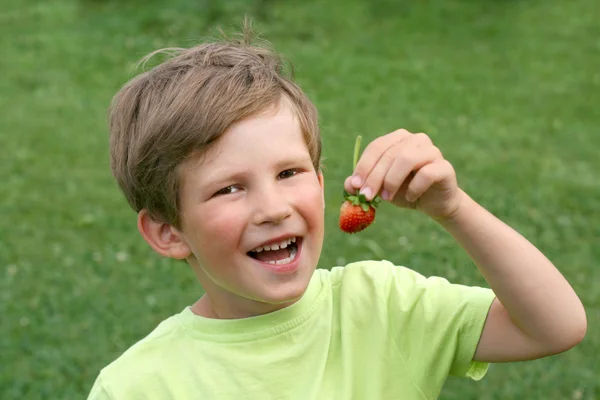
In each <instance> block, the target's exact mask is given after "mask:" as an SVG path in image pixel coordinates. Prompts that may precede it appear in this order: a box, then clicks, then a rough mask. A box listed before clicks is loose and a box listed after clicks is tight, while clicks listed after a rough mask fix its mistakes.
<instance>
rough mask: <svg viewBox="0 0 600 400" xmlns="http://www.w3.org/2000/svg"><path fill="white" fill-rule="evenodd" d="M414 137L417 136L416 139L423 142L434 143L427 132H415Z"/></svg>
mask: <svg viewBox="0 0 600 400" xmlns="http://www.w3.org/2000/svg"><path fill="white" fill-rule="evenodd" d="M414 137H415V140H418V141H419V142H421V143H427V144H432V143H433V142H432V141H431V138H430V137H429V135H428V134H426V133H423V132H419V133H415V135H414Z"/></svg>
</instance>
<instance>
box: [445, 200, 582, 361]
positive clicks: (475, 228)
mask: <svg viewBox="0 0 600 400" xmlns="http://www.w3.org/2000/svg"><path fill="white" fill-rule="evenodd" d="M460 196H461V202H460V206H459V208H458V209H457V211H456V212H455V213H454V215H452V217H450V218H445V219H442V220H438V222H439V223H440V224H441V225H442V226H443V227H444V228H445V229H446V230H447V231H448V232H449V233H450V234H451V235H452V236H453V237H454V238H455V239H456V241H457V242H458V243H459V244H460V245H461V246H462V247H463V248H464V249H465V250H466V251H467V253H468V254H469V256H470V257H471V258H472V259H473V261H474V262H475V264H476V265H477V267H478V268H479V271H480V272H481V273H482V275H483V276H484V278H485V280H486V281H487V282H488V284H489V285H490V287H491V288H492V290H493V291H494V293H495V294H496V296H497V300H495V301H494V303H493V305H492V307H491V309H490V313H489V315H488V318H487V321H486V323H485V326H484V329H483V333H482V336H481V340H480V342H479V345H478V347H477V351H476V353H475V357H474V359H475V360H476V361H487V362H503V361H518V360H529V359H535V358H540V357H544V356H547V355H551V354H555V353H559V352H562V351H565V350H568V349H570V348H571V347H573V346H575V345H576V344H578V343H579V342H580V341H581V340H582V339H583V337H584V335H585V331H586V326H587V323H586V316H585V310H584V308H583V305H582V304H581V301H580V300H579V298H578V297H577V295H576V294H575V292H574V291H573V289H572V288H571V286H570V285H569V283H568V282H567V281H566V280H565V279H564V277H563V276H562V275H561V274H560V272H559V271H558V270H557V269H556V268H555V267H554V265H552V263H551V262H550V261H549V260H548V259H547V258H546V257H545V256H544V255H543V254H542V253H541V252H540V251H539V250H538V249H537V248H536V247H535V246H533V245H532V244H531V243H530V242H529V241H528V240H527V239H525V238H524V237H522V236H521V235H520V234H519V233H517V232H516V231H514V230H513V229H512V228H510V227H509V226H508V225H506V224H505V223H503V222H502V221H500V220H499V219H498V218H496V217H495V216H493V215H492V214H491V213H489V212H488V211H487V210H485V209H484V208H483V207H481V206H480V205H479V204H477V203H476V202H475V201H473V200H472V199H471V198H470V197H469V196H467V195H466V194H465V193H464V192H462V191H460Z"/></svg>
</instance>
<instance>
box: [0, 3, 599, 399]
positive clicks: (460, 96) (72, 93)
mask: <svg viewBox="0 0 600 400" xmlns="http://www.w3.org/2000/svg"><path fill="white" fill-rule="evenodd" d="M166 4H168V5H166ZM0 5H1V7H0V10H2V11H0V45H1V47H2V57H1V58H0V71H2V75H3V76H2V79H0V109H1V110H2V118H0V149H2V150H1V152H2V157H1V159H2V162H1V163H0V177H1V178H2V197H1V198H0V216H1V218H0V275H1V276H2V278H1V279H0V315H2V322H1V324H0V354H2V360H3V362H2V364H3V366H2V368H1V369H0V393H1V394H2V396H1V397H2V398H3V399H21V398H27V399H73V398H81V397H84V396H85V395H86V394H87V393H88V391H89V389H90V387H91V385H92V383H93V381H94V379H95V377H96V376H97V374H98V372H99V370H100V368H101V367H103V366H104V365H106V364H107V363H109V362H110V361H112V360H113V359H115V358H116V357H118V355H119V354H120V353H122V352H123V351H124V350H125V349H126V348H128V347H129V346H130V345H132V344H133V343H134V342H136V341H137V340H139V339H140V338H142V337H143V336H145V335H146V334H147V333H148V332H149V331H150V330H152V329H153V328H154V327H155V326H156V325H157V323H158V322H159V321H161V320H162V319H164V318H166V317H167V316H169V315H171V314H173V313H176V312H178V311H180V310H181V309H183V308H184V307H185V306H186V305H188V304H190V303H191V302H193V301H194V300H195V299H196V298H197V297H198V296H199V295H200V289H199V287H198V285H197V283H196V281H195V278H194V276H193V275H192V273H191V271H190V270H189V269H188V268H186V266H185V265H183V264H181V263H176V262H171V261H169V260H165V259H161V258H159V257H158V256H156V255H154V254H153V253H152V252H151V251H150V249H149V247H148V246H147V245H146V244H145V243H144V242H143V240H142V239H141V238H140V237H139V235H138V234H137V231H136V227H135V216H134V214H133V212H132V211H131V210H130V209H129V208H128V206H127V205H126V203H125V200H124V199H123V197H122V196H121V194H120V193H119V191H118V189H117V187H116V184H115V183H114V181H113V179H112V177H111V175H110V171H109V167H108V153H107V152H108V149H107V132H106V124H105V113H106V109H107V105H108V103H109V101H110V99H111V97H112V95H113V94H114V93H115V92H116V90H117V89H118V88H119V87H120V86H121V85H122V84H123V83H124V82H125V81H126V80H127V79H128V78H129V77H130V76H131V70H132V68H133V66H134V64H135V62H136V61H137V60H138V59H139V58H141V57H142V56H143V55H145V54H146V53H148V52H150V51H152V50H154V49H156V48H157V47H165V46H171V45H182V46H187V45H191V44H193V43H195V42H196V41H197V40H198V38H199V37H200V36H205V35H210V34H212V32H214V30H213V29H214V27H216V26H217V25H224V26H225V27H230V26H232V25H234V24H237V23H238V22H239V21H240V20H241V18H242V16H243V15H244V14H245V13H251V14H252V15H255V16H257V18H259V22H260V27H261V30H262V31H263V33H264V35H265V36H266V37H267V38H268V39H269V40H271V41H272V42H273V43H274V44H275V46H276V47H277V48H278V50H279V51H281V52H283V53H285V54H286V55H287V56H288V57H289V58H290V59H291V61H292V62H293V63H294V65H295V67H296V75H297V79H298V81H299V82H300V84H301V85H302V86H303V87H304V88H305V90H306V91H307V92H308V93H309V95H310V96H311V98H312V99H313V100H314V102H315V103H316V105H317V107H318V108H319V110H320V115H321V121H322V128H323V141H324V156H325V158H326V159H325V163H326V166H327V169H326V192H327V193H326V198H327V208H326V224H327V226H326V229H327V231H328V234H327V239H326V243H325V247H324V254H323V256H322V259H321V264H320V267H323V268H328V267H331V266H333V265H337V264H341V263H344V262H347V261H351V260H356V259H362V258H386V259H389V260H391V261H393V262H395V263H397V264H400V265H406V266H409V267H411V268H413V269H416V270H418V271H420V272H422V273H424V274H426V275H432V274H436V275H443V276H446V277H448V278H449V279H451V280H453V281H455V282H459V283H466V284H483V281H482V279H481V277H480V276H479V275H478V273H477V271H476V269H475V268H474V266H473V265H472V263H471V262H470V260H469V259H468V258H467V257H466V256H465V254H464V253H463V252H462V250H461V249H460V248H458V246H457V245H456V244H455V243H453V241H452V240H451V239H450V238H449V237H448V235H446V234H445V233H444V232H443V231H441V230H440V228H439V227H438V226H436V225H435V224H434V223H433V222H431V221H429V220H428V219H427V218H425V217H424V216H422V215H418V214H415V213H412V212H409V211H398V210H394V209H392V208H391V207H386V206H384V207H382V208H381V210H380V214H381V215H380V217H379V218H378V221H377V222H376V223H375V225H374V226H373V227H372V228H370V229H369V230H368V231H366V232H365V233H364V234H362V235H360V236H356V237H354V236H353V237H349V236H345V235H343V234H342V233H340V232H339V230H338V229H337V228H336V222H337V209H338V206H339V202H340V198H341V192H342V182H343V179H344V178H345V177H346V176H347V175H348V174H349V173H350V167H351V161H352V146H353V140H354V137H355V136H356V135H357V134H361V135H363V137H364V140H365V141H369V140H372V139H373V138H375V137H377V136H379V135H381V134H384V133H387V132H389V131H391V130H394V129H397V128H400V127H404V128H407V129H409V130H412V131H424V132H427V133H429V134H430V136H432V138H433V139H434V142H435V143H436V144H437V145H438V146H439V147H440V148H441V149H442V150H443V152H444V154H445V155H446V157H447V158H448V159H449V160H451V161H452V162H453V164H454V166H455V168H456V170H457V171H458V176H459V181H460V184H461V186H462V187H463V188H464V189H465V190H466V191H467V192H468V193H470V194H471V195H472V196H473V197H474V198H476V199H477V200H478V201H479V202H480V203H481V204H483V205H484V206H485V207H486V208H488V209H489V210H490V211H492V212H493V213H495V214H496V215H497V216H499V217H500V218H502V219H503V220H505V221H506V222H508V223H509V224H511V225H512V226H513V227H515V228H516V229H518V230H519V231H520V232H522V233H523V234H525V235H526V236H527V237H528V238H530V239H531V240H532V241H533V242H534V244H536V245H537V246H538V247H539V248H540V249H541V250H542V251H544V252H545V253H546V254H547V255H548V256H549V257H550V258H551V259H552V260H553V261H554V262H555V264H556V265H557V266H558V267H559V268H560V269H561V271H562V272H563V273H564V274H565V276H566V277H567V279H568V280H569V281H570V282H571V283H572V284H573V286H574V287H575V289H576V290H577V292H578V293H579V294H580V296H581V298H582V300H583V302H584V304H585V306H586V309H587V314H588V320H589V329H588V335H587V337H586V339H585V341H584V342H583V343H582V344H581V345H580V346H578V347H576V348H575V349H573V350H571V351H569V352H567V353H565V354H561V355H558V356H554V357H550V358H546V359H542V360H537V361H533V362H528V363H514V364H505V365H494V366H492V368H491V369H490V371H489V373H488V375H487V377H486V378H485V379H484V380H483V381H481V382H477V383H475V382H470V381H466V380H458V379H450V380H449V381H448V383H447V385H446V387H445V389H444V392H443V395H442V398H445V399H508V398H526V399H596V398H600V379H599V376H600V368H599V367H600V364H599V362H598V354H600V335H598V330H599V328H600V286H598V285H597V282H599V281H600V268H598V260H600V249H599V247H598V246H597V243H598V240H599V239H600V227H599V225H598V221H599V220H600V185H599V176H598V171H599V170H600V162H599V161H598V153H597V148H596V147H595V146H594V145H593V144H592V143H594V142H597V139H593V138H594V137H596V136H598V126H599V125H600V113H598V112H597V107H598V104H600V72H598V71H599V70H598V65H600V42H599V41H598V37H599V36H600V25H599V24H598V23H597V18H596V17H595V15H596V13H595V11H596V6H597V4H596V0H573V1H569V2H564V1H560V0H548V1H541V0H523V1H514V0H513V1H509V0H506V1H493V0H478V1H476V0H445V1H441V0H429V1H416V0H406V1H403V2H396V1H391V0H376V1H375V0H373V1H370V2H368V1H366V0H349V1H346V2H320V1H316V0H313V1H304V2H301V1H298V0H292V1H286V2H284V1H275V0H270V1H267V0H262V1H260V0H254V1H242V0H236V1H228V2H218V3H217V2H211V1H208V0H205V1H198V2H189V1H184V0H177V1H172V2H168V3H165V2H159V1H147V2H145V3H144V5H143V6H139V5H138V4H137V3H136V2H133V1H120V2H119V1H116V0H113V1H110V0H104V1H102V0H87V1H83V0H82V1H76V0H56V1H53V2H43V1H34V0H22V1H20V2H13V1H8V0H0ZM387 221H391V222H389V223H388V222H387ZM340 249H343V251H340Z"/></svg>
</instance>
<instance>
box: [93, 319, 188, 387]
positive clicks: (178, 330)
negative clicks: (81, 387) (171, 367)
mask: <svg viewBox="0 0 600 400" xmlns="http://www.w3.org/2000/svg"><path fill="white" fill-rule="evenodd" d="M186 336H187V334H186V332H185V330H184V328H183V326H182V324H181V323H180V322H179V318H178V316H177V315H174V316H172V317H170V318H167V319H166V320H164V321H163V322H161V323H160V324H159V325H158V326H157V327H156V328H155V329H154V330H153V331H152V332H151V333H150V334H148V335H147V336H146V337H145V338H143V339H141V340H140V341H138V342H137V343H135V344H134V345H133V346H131V347H130V348H129V349H127V350H126V351H125V352H124V353H123V354H122V355H121V356H119V357H118V358H117V359H116V360H114V361H113V362H111V363H110V364H109V365H107V366H106V367H104V368H103V369H102V371H100V375H99V376H98V378H97V380H96V383H95V384H94V388H93V389H92V393H94V392H98V393H107V394H109V393H114V392H115V391H117V390H118V392H119V393H126V392H127V391H128V388H134V387H144V383H145V382H146V381H151V380H153V379H155V378H156V377H157V374H159V372H160V371H161V369H162V368H164V365H165V364H169V363H170V361H171V360H173V359H174V357H177V354H180V352H179V351H178V348H182V346H183V347H184V346H185V342H186V341H185V338H186ZM99 398H101V397H99ZM106 398H109V396H108V395H107V397H106Z"/></svg>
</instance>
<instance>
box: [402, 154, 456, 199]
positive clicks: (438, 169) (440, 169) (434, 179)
mask: <svg viewBox="0 0 600 400" xmlns="http://www.w3.org/2000/svg"><path fill="white" fill-rule="evenodd" d="M451 176H453V168H452V165H451V164H450V163H449V162H448V161H446V160H438V161H436V162H433V163H431V164H427V165H425V166H424V167H423V168H421V169H419V170H418V171H417V173H416V174H415V176H414V178H413V179H412V181H411V182H410V184H409V185H408V187H407V189H406V200H407V201H408V202H411V203H413V202H416V201H417V200H418V199H419V198H420V197H421V196H422V195H423V194H424V193H425V192H426V191H427V190H428V189H429V188H430V187H431V186H432V185H433V184H435V183H439V182H442V181H443V180H444V179H449V178H450V177H451Z"/></svg>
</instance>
